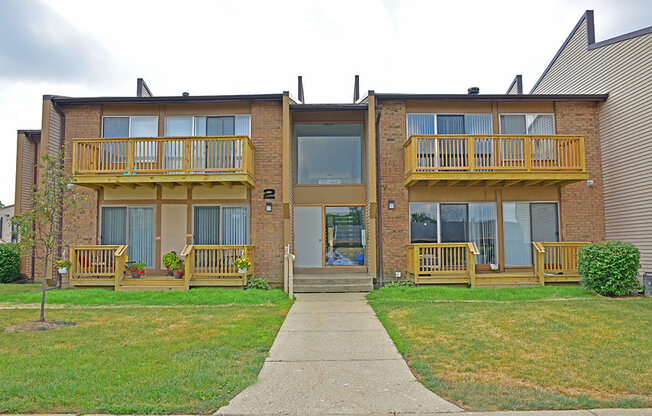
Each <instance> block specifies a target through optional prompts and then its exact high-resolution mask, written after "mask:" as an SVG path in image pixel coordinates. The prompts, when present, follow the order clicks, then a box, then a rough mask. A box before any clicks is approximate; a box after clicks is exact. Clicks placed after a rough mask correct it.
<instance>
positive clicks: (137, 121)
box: [129, 117, 158, 137]
mask: <svg viewBox="0 0 652 416" xmlns="http://www.w3.org/2000/svg"><path fill="white" fill-rule="evenodd" d="M157 136H158V117H131V127H130V128H129V137H157Z"/></svg>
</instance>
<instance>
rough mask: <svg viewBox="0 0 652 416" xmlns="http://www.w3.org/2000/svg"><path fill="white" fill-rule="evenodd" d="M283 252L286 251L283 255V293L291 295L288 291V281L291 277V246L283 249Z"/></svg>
mask: <svg viewBox="0 0 652 416" xmlns="http://www.w3.org/2000/svg"><path fill="white" fill-rule="evenodd" d="M283 250H284V251H285V253H284V255H283V292H285V293H289V292H288V290H289V288H288V279H289V276H290V271H289V263H290V261H289V256H290V246H289V245H287V246H285V247H283Z"/></svg>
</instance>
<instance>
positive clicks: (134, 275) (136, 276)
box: [131, 270, 142, 279]
mask: <svg viewBox="0 0 652 416" xmlns="http://www.w3.org/2000/svg"><path fill="white" fill-rule="evenodd" d="M141 274H142V273H138V272H137V271H135V270H132V271H131V277H133V278H134V279H140V275H141Z"/></svg>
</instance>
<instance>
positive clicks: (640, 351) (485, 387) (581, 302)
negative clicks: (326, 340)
mask: <svg viewBox="0 0 652 416" xmlns="http://www.w3.org/2000/svg"><path fill="white" fill-rule="evenodd" d="M368 298H369V300H370V304H371V306H372V307H373V308H374V310H375V311H376V313H377V314H378V317H379V318H380V320H381V322H382V323H383V325H384V326H385V327H386V328H387V330H388V332H389V334H390V336H391V337H392V339H393V340H394V342H395V343H396V346H397V348H398V349H399V351H400V352H401V354H403V356H404V357H405V358H406V360H407V361H408V364H409V365H410V367H411V368H412V370H413V372H414V373H415V375H416V376H417V378H418V379H419V380H420V381H421V382H422V383H423V384H424V385H425V386H426V387H427V388H429V389H430V390H432V391H434V392H435V393H437V394H440V395H442V396H443V397H445V398H447V399H449V400H451V401H453V402H455V403H457V404H459V405H460V406H462V407H465V408H467V409H471V410H512V409H513V410H520V409H523V410H529V409H574V408H598V407H649V406H651V405H652V357H651V356H650V354H649V352H650V351H651V350H652V332H650V330H649V328H650V327H651V326H652V300H650V299H645V298H621V299H611V298H603V297H599V296H595V295H593V294H592V293H590V292H588V291H586V290H584V289H582V288H579V287H562V286H556V287H555V286H546V287H532V288H517V289H487V288H483V289H475V290H469V289H464V288H442V287H420V288H392V289H389V288H386V289H382V290H381V291H376V292H372V293H371V294H370V295H369V296H368Z"/></svg>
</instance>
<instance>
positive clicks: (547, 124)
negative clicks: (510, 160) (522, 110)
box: [500, 114, 555, 160]
mask: <svg viewBox="0 0 652 416" xmlns="http://www.w3.org/2000/svg"><path fill="white" fill-rule="evenodd" d="M500 133H501V134H527V135H552V134H555V118H554V115H552V114H501V115H500ZM552 144H553V143H552V140H547V139H543V140H533V143H532V157H533V158H534V159H538V160H541V159H548V158H554V157H555V155H554V154H553V153H554V151H555V150H554V146H553V145H552ZM518 151H519V155H515V156H517V157H520V158H522V152H523V149H519V150H518Z"/></svg>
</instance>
